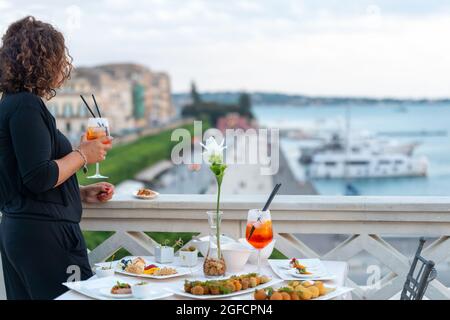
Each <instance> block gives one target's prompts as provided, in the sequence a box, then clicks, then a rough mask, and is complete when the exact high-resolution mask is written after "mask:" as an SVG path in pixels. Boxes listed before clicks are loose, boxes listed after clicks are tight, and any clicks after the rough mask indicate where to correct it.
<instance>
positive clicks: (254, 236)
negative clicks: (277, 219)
mask: <svg viewBox="0 0 450 320" xmlns="http://www.w3.org/2000/svg"><path fill="white" fill-rule="evenodd" d="M280 187H281V183H277V184H276V185H275V187H274V188H273V190H272V192H271V193H270V196H269V199H267V202H266V204H265V205H264V207H263V209H262V210H261V209H251V210H249V211H248V216H247V228H246V230H245V238H246V239H247V242H248V243H250V244H251V245H252V246H253V247H254V248H255V249H257V250H258V273H261V250H262V249H264V248H265V247H266V246H267V245H268V244H269V243H270V242H271V241H272V240H273V230H272V218H271V216H270V211H269V206H270V204H271V203H272V200H273V198H274V197H275V195H276V194H277V192H278V190H279V189H280Z"/></svg>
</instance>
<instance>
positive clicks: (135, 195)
mask: <svg viewBox="0 0 450 320" xmlns="http://www.w3.org/2000/svg"><path fill="white" fill-rule="evenodd" d="M138 191H139V190H138ZM138 191H134V192H133V196H134V197H135V198H138V199H142V200H153V199H155V198H157V197H158V196H159V192H156V191H153V190H152V191H153V192H154V194H153V195H151V196H144V195H138V194H137V193H138Z"/></svg>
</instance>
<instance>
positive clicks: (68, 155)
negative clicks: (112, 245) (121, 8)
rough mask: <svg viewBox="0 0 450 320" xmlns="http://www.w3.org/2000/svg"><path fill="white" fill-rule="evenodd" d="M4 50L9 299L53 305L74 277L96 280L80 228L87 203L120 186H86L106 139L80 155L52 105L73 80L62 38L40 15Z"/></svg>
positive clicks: (0, 53) (1, 115) (84, 144)
mask: <svg viewBox="0 0 450 320" xmlns="http://www.w3.org/2000/svg"><path fill="white" fill-rule="evenodd" d="M2 40H3V43H2V46H1V47H0V92H1V93H2V98H1V100H0V211H1V212H2V214H3V216H2V221H1V225H0V249H1V258H2V265H3V273H4V278H5V285H6V293H7V297H8V299H52V298H55V297H57V296H58V295H60V294H61V293H63V292H64V291H65V290H66V289H65V287H64V286H63V285H62V283H63V282H65V281H67V280H68V277H69V276H72V278H78V279H80V280H83V279H86V278H88V277H90V276H91V275H92V272H91V268H90V266H89V261H88V258H87V251H86V245H85V243H84V239H83V236H82V233H81V230H80V227H79V222H80V219H81V213H82V207H81V202H82V201H85V202H105V201H108V200H109V199H111V197H112V195H113V193H114V186H113V185H111V184H109V183H106V182H101V183H96V184H92V185H89V186H84V187H82V186H79V185H78V181H77V177H76V172H77V171H78V170H80V169H81V168H83V167H84V166H85V165H87V164H93V163H97V162H101V161H103V160H104V159H105V156H106V153H107V151H108V150H109V149H110V148H111V139H110V138H109V137H107V136H103V137H101V138H97V139H92V140H88V139H87V138H86V137H84V138H83V139H82V140H81V143H80V145H79V146H78V147H77V148H75V149H73V148H72V146H71V144H70V143H69V141H68V140H67V138H66V137H65V136H64V135H63V134H62V133H61V132H60V131H59V130H58V129H57V128H56V123H55V119H54V118H53V116H52V115H51V114H50V112H49V111H48V110H47V108H46V106H45V102H44V101H45V100H49V99H51V98H52V97H53V96H55V89H57V88H59V87H60V86H61V85H62V84H63V83H64V82H65V80H66V79H68V77H69V75H70V71H71V69H72V65H71V58H70V55H69V54H68V52H67V48H66V46H65V43H64V37H63V35H62V34H61V33H60V32H59V31H57V30H55V29H54V28H53V27H52V26H51V25H50V24H47V23H43V22H41V21H38V20H36V19H34V18H33V17H26V18H24V19H22V20H19V21H17V22H15V23H13V24H12V25H11V26H9V28H8V29H7V31H6V33H5V35H4V36H3V39H2Z"/></svg>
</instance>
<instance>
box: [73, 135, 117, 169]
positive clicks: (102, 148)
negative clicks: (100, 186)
mask: <svg viewBox="0 0 450 320" xmlns="http://www.w3.org/2000/svg"><path fill="white" fill-rule="evenodd" d="M111 142H112V138H111V137H102V138H98V139H95V140H87V139H86V135H83V136H82V137H81V141H80V151H81V152H82V153H83V154H84V156H85V157H86V160H87V163H88V164H92V163H97V162H101V161H103V160H105V158H106V153H107V151H108V150H109V149H111V147H112V144H111Z"/></svg>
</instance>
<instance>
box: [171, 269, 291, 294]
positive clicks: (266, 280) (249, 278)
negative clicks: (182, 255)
mask: <svg viewBox="0 0 450 320" xmlns="http://www.w3.org/2000/svg"><path fill="white" fill-rule="evenodd" d="M280 282H282V280H280V279H272V278H270V277H268V276H264V275H259V274H257V273H248V274H242V275H234V276H231V277H229V278H225V279H214V280H211V279H200V280H185V282H184V288H181V287H180V288H177V289H173V290H172V292H173V293H175V294H177V295H180V296H183V297H187V298H191V299H223V298H229V297H234V296H238V295H243V294H249V293H250V294H251V293H252V292H253V291H255V290H256V289H262V288H265V287H269V286H273V285H275V284H278V283H280ZM169 290H170V289H169Z"/></svg>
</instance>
